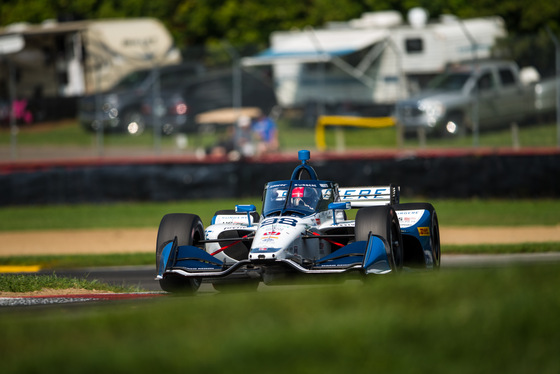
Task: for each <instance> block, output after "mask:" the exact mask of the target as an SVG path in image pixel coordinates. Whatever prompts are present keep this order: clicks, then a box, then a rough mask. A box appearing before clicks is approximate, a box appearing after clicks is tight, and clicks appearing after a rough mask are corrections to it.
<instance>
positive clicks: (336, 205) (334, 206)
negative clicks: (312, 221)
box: [328, 202, 352, 225]
mask: <svg viewBox="0 0 560 374" xmlns="http://www.w3.org/2000/svg"><path fill="white" fill-rule="evenodd" d="M328 208H329V209H332V211H333V212H332V219H333V225H336V211H337V210H339V209H344V210H348V209H351V208H352V204H350V202H345V203H344V202H336V203H330V204H329V206H328Z"/></svg>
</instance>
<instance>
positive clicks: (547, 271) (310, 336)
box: [0, 265, 560, 374]
mask: <svg viewBox="0 0 560 374" xmlns="http://www.w3.org/2000/svg"><path fill="white" fill-rule="evenodd" d="M559 271H560V266H559V265H540V266H523V267H517V266H515V267H507V268H498V269H470V270H454V271H444V270H442V271H439V272H429V273H410V274H402V275H401V276H383V277H375V278H373V279H371V281H368V282H366V283H365V284H363V285H362V284H358V283H354V282H348V283H345V284H341V285H324V286H315V287H301V288H297V289H292V288H290V289H286V288H282V289H272V290H270V292H254V293H251V292H248V293H231V294H219V295H217V296H216V297H186V296H181V297H169V298H158V299H157V300H144V301H135V302H128V301H127V302H120V303H111V304H93V305H91V306H89V307H82V308H75V307H70V306H61V307H57V308H46V309H42V310H41V314H40V315H38V314H37V313H36V312H35V311H33V310H30V309H27V310H21V309H17V312H11V311H10V310H3V311H2V318H0V330H1V331H2V337H1V338H0V350H1V351H2V352H3V357H4V359H3V363H2V367H3V370H5V371H6V372H9V373H30V372H41V373H51V372H52V373H57V374H59V373H66V372H75V370H76V368H77V367H79V368H80V372H82V373H99V372H116V373H119V372H134V371H139V372H152V371H158V372H175V371H179V370H186V369H187V368H188V371H189V372H193V373H223V372H224V370H227V372H228V373H247V372H250V371H256V370H259V371H263V370H264V371H266V372H267V373H285V372H294V373H341V372H352V373H366V372H368V373H369V372H382V373H426V372H432V373H473V372H476V373H494V372H507V373H513V374H516V373H523V374H524V373H527V372H537V373H556V372H558V371H559V370H560V356H559V355H558V354H557V345H556V344H555V343H556V342H558V341H559V340H560V319H558V318H557V316H558V314H559V313H560V294H559V293H558V292H557V291H558V287H559V286H560V284H559V282H560V281H559V278H558V272H559ZM46 341H48V342H49V343H48V344H45V342H46ZM170 352H175V354H171V353H170ZM30 357H33V359H29V358H30ZM226 368H227V369H226Z"/></svg>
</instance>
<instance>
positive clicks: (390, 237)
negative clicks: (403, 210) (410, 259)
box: [355, 205, 404, 272]
mask: <svg viewBox="0 0 560 374" xmlns="http://www.w3.org/2000/svg"><path fill="white" fill-rule="evenodd" d="M370 233H371V234H373V235H379V236H381V237H383V238H385V240H387V243H389V248H390V253H389V254H388V257H389V263H390V265H391V269H392V270H393V271H394V272H399V271H401V270H402V267H403V259H404V256H403V240H402V234H401V228H400V225H399V219H398V217H397V213H396V212H395V209H393V207H392V206H390V205H385V206H373V207H368V208H362V209H360V210H358V213H357V214H356V225H355V235H356V241H364V240H365V241H367V240H368V238H369V235H370Z"/></svg>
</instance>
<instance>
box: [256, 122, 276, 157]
mask: <svg viewBox="0 0 560 374" xmlns="http://www.w3.org/2000/svg"><path fill="white" fill-rule="evenodd" d="M253 133H254V134H255V138H256V141H257V155H262V154H265V153H270V152H275V151H277V150H278V145H279V144H278V128H277V127H276V123H274V121H273V120H272V118H270V117H268V116H265V115H264V114H263V115H261V116H260V117H259V118H257V120H256V121H255V122H254V123H253Z"/></svg>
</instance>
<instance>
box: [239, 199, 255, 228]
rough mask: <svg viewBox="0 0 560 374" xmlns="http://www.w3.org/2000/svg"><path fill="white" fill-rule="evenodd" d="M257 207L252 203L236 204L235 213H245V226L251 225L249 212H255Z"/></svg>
mask: <svg viewBox="0 0 560 374" xmlns="http://www.w3.org/2000/svg"><path fill="white" fill-rule="evenodd" d="M256 211H257V208H256V207H255V206H254V205H252V204H251V205H236V206H235V213H247V222H248V223H247V226H249V227H251V213H253V212H256Z"/></svg>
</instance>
